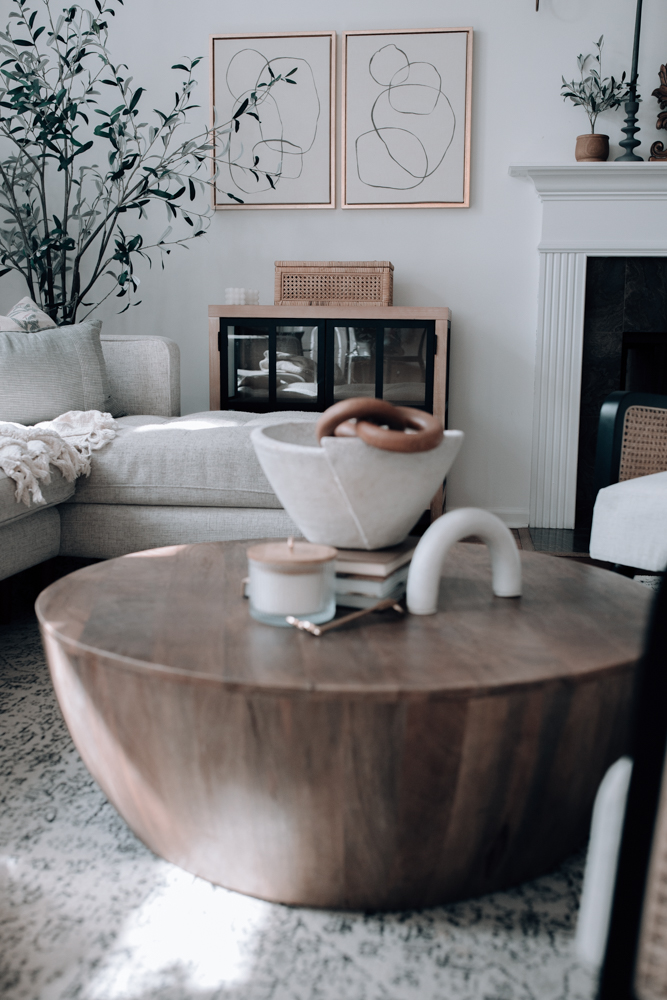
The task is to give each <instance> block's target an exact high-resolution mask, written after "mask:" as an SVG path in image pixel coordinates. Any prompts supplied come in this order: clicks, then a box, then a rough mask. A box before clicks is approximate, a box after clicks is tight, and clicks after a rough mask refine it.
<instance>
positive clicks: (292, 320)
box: [217, 314, 437, 413]
mask: <svg viewBox="0 0 667 1000" xmlns="http://www.w3.org/2000/svg"><path fill="white" fill-rule="evenodd" d="M300 326H303V327H309V328H315V327H316V328H317V345H318V348H317V353H318V363H317V395H316V397H314V398H312V399H308V398H303V399H301V398H299V399H284V398H279V397H278V395H277V369H276V357H277V342H278V336H279V333H278V330H280V329H281V328H283V327H300ZM337 327H338V328H339V327H348V328H363V330H365V331H369V330H371V331H374V333H375V337H374V343H373V350H372V356H373V357H374V361H375V397H376V398H378V399H382V398H383V393H384V387H385V379H384V373H385V357H386V355H385V347H384V340H385V335H386V333H387V331H390V330H392V329H395V330H405V329H418V330H423V331H424V335H423V336H422V338H421V342H420V345H419V349H418V353H417V354H416V355H402V356H400V358H399V360H400V361H401V362H418V363H419V364H420V365H422V364H423V369H424V401H423V402H415V401H410V400H405V401H402V400H394V401H395V402H398V403H401V402H405V404H406V405H410V406H414V407H417V408H418V409H424V410H428V411H429V412H431V413H432V412H433V393H434V360H435V354H436V348H437V339H436V330H435V320H433V319H399V318H396V319H393V318H392V319H386V318H379V319H376V318H366V317H364V318H363V319H359V318H346V317H345V315H344V314H341V315H340V317H338V316H337V317H336V318H335V319H331V318H324V317H314V316H312V315H311V316H309V317H307V318H304V317H301V316H298V315H297V316H284V317H280V318H276V317H268V316H267V317H250V316H243V317H240V316H238V315H235V316H234V315H230V316H225V315H222V316H220V317H219V320H218V336H217V348H218V365H219V379H220V409H223V410H225V409H232V410H250V411H255V412H265V411H269V410H296V409H302V410H309V409H310V410H316V411H322V410H325V409H326V408H327V407H328V406H331V405H332V403H334V402H335V401H336V400H335V385H334V381H335V357H334V355H335V329H336V328H337ZM230 330H247V331H249V333H250V335H251V336H252V331H257V335H258V336H261V335H264V336H266V338H267V343H268V371H267V375H268V391H267V394H266V397H263V398H255V399H239V398H237V395H236V392H235V393H234V394H233V395H230V393H229V378H230V369H229V347H228V338H229V331H230ZM237 349H238V344H237V343H235V344H234V347H233V350H234V351H236V350H237ZM321 359H324V363H322V362H321ZM422 359H423V360H422Z"/></svg>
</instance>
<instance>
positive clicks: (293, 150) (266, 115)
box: [225, 48, 322, 194]
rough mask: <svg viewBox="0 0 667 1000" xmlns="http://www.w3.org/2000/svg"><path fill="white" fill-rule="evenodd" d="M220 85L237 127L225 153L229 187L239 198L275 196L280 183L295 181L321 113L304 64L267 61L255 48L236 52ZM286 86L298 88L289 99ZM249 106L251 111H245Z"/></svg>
mask: <svg viewBox="0 0 667 1000" xmlns="http://www.w3.org/2000/svg"><path fill="white" fill-rule="evenodd" d="M257 62H259V63H260V68H259V72H257V65H256V63H257ZM290 67H291V68H290ZM225 83H226V84H227V89H228V90H229V93H230V95H231V98H232V100H233V102H234V103H233V109H234V110H233V114H232V120H233V121H235V122H239V127H238V128H236V127H235V128H234V130H233V131H232V132H231V134H230V136H229V139H228V141H227V144H226V154H225V162H226V163H227V164H228V166H229V170H230V173H231V176H232V181H233V183H234V185H235V187H237V188H238V190H239V191H242V192H243V193H244V194H251V193H257V192H258V191H267V190H270V189H271V190H274V191H275V190H277V187H278V185H279V184H280V182H281V181H282V180H283V179H285V180H296V179H297V178H299V177H300V176H301V174H302V171H303V158H304V156H305V155H306V154H307V153H308V152H309V150H311V149H312V148H313V145H314V143H315V139H316V137H317V128H318V124H319V120H320V114H321V110H322V106H321V103H320V97H319V94H318V92H317V85H316V83H315V77H314V75H313V70H312V68H311V66H310V64H309V63H308V61H307V60H306V59H299V58H298V57H296V56H279V57H278V58H276V59H267V58H266V57H265V56H264V55H263V54H262V53H261V52H260V51H259V50H258V49H250V48H247V49H241V51H240V52H237V53H236V54H235V55H234V57H233V58H232V60H231V61H230V63H229V65H228V67H227V71H226V73H225ZM246 84H249V86H248V85H246ZM290 85H293V86H297V87H298V88H299V92H298V94H297V95H295V98H293V97H292V92H291V90H290ZM304 91H305V93H304ZM250 102H252V107H253V111H250V112H248V111H247V110H245V109H247V108H248V106H249V104H250ZM244 111H245V113H244ZM237 116H238V117H237Z"/></svg>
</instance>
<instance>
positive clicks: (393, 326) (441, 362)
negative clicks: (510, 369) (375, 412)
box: [209, 306, 450, 427]
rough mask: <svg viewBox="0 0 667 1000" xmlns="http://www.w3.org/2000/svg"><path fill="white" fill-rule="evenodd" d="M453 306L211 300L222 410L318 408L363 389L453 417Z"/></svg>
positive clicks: (213, 368)
mask: <svg viewBox="0 0 667 1000" xmlns="http://www.w3.org/2000/svg"><path fill="white" fill-rule="evenodd" d="M449 330H450V311H449V309H445V308H424V307H422V308H410V307H406V306H355V307H350V308H349V309H348V308H345V307H340V306H337V307H335V308H334V307H329V306H308V307H303V306H301V307H294V306H210V307H209V349H210V407H211V409H212V410H251V411H255V412H259V413H262V412H267V411H269V410H315V411H322V410H325V409H326V408H327V407H328V406H331V405H332V403H336V402H338V401H339V400H341V399H348V398H350V397H353V396H371V397H375V398H377V399H387V400H389V401H390V402H392V403H396V404H399V405H402V406H414V407H417V408H418V409H424V410H428V411H429V412H430V413H433V414H435V415H436V416H437V417H439V418H440V420H441V421H442V424H443V427H446V426H447V393H448V355H449Z"/></svg>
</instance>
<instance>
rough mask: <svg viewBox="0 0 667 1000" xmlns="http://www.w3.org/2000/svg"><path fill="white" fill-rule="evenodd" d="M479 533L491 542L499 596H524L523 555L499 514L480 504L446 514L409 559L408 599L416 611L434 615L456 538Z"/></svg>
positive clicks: (457, 539) (458, 539) (495, 592)
mask: <svg viewBox="0 0 667 1000" xmlns="http://www.w3.org/2000/svg"><path fill="white" fill-rule="evenodd" d="M469 535H477V536H478V537H479V538H481V539H482V541H483V542H486V544H487V545H488V546H489V550H490V552H491V568H492V573H493V584H492V585H493V593H494V594H495V595H496V597H520V596H521V557H520V556H519V550H518V549H517V547H516V542H515V541H514V538H513V536H512V532H511V531H510V530H509V528H508V527H507V525H505V524H503V522H502V521H501V520H500V518H499V517H496V516H495V514H491V513H489V511H488V510H481V509H479V508H477V507H461V508H460V509H459V510H452V511H450V513H449V514H444V515H443V516H442V517H439V518H438V520H437V521H434V523H433V524H432V525H431V527H430V528H428V530H427V531H425V532H424V534H423V535H422V538H421V541H420V542H419V545H418V546H417V548H416V549H415V554H414V555H413V557H412V562H411V563H410V572H409V574H408V592H407V603H408V611H409V612H410V614H413V615H434V614H435V613H436V611H437V610H438V590H439V588H440V577H441V575H442V565H443V563H444V561H445V559H446V557H447V553H448V552H449V550H450V549H451V547H452V545H454V543H455V542H460V541H461V539H462V538H467V537H468V536H469Z"/></svg>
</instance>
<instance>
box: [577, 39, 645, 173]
mask: <svg viewBox="0 0 667 1000" xmlns="http://www.w3.org/2000/svg"><path fill="white" fill-rule="evenodd" d="M603 45H604V35H601V36H600V38H599V40H598V41H597V42H596V43H595V47H596V49H597V53H596V54H595V55H594V54H593V53H591V52H589V53H588V55H586V56H584V55H579V56H577V65H578V66H579V75H580V79H579V80H571V81H570V82H569V83H568V82H567V81H566V79H565V77H562V78H561V79H562V81H563V85H562V87H561V94H562V96H563V100H567V99H568V98H569V99H570V100H571V101H572V102H573V104H575V105H576V106H577V107H581V108H583V109H584V111H585V112H586V114H587V115H588V120H589V122H590V125H591V130H590V132H587V133H586V134H585V135H578V136H577V143H576V146H575V150H574V156H575V159H576V160H578V161H580V162H584V163H586V162H588V163H591V162H593V163H600V162H604V161H605V160H606V159H607V158H608V156H609V136H608V135H603V134H602V133H599V132H596V131H595V123H596V121H597V117H598V115H599V114H601V113H602V112H603V111H611V110H613V109H614V108H618V107H620V106H621V104H622V103H623V102H624V101H626V100H627V99H628V93H629V91H628V85H627V84H626V82H625V73H623V75H622V77H621V79H620V80H615V79H614V77H613V76H612V77H605V78H604V79H603V77H602V46H603Z"/></svg>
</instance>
